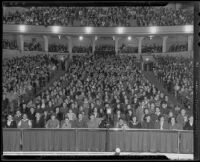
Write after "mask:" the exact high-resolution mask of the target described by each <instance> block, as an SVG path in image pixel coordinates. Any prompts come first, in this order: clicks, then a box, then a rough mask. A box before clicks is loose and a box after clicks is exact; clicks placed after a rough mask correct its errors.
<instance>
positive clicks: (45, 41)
mask: <svg viewBox="0 0 200 162" xmlns="http://www.w3.org/2000/svg"><path fill="white" fill-rule="evenodd" d="M43 38H44V51H45V52H48V51H49V39H48V36H46V35H44V36H43Z"/></svg>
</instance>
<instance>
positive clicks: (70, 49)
mask: <svg viewBox="0 0 200 162" xmlns="http://www.w3.org/2000/svg"><path fill="white" fill-rule="evenodd" d="M67 38H68V51H69V55H70V58H71V57H72V38H71V37H70V36H68V37H67Z"/></svg>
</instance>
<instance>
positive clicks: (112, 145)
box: [3, 129, 193, 154]
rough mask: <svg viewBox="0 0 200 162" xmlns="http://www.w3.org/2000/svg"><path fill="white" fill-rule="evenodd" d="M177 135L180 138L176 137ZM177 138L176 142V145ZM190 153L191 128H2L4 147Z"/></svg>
mask: <svg viewBox="0 0 200 162" xmlns="http://www.w3.org/2000/svg"><path fill="white" fill-rule="evenodd" d="M178 138H179V140H178ZM178 142H179V146H178ZM21 144H22V146H23V147H22V148H23V149H22V151H92V152H93V151H94V152H95V151H98V152H106V151H109V152H114V151H115V149H116V148H120V150H121V151H122V152H153V153H154V152H160V153H178V147H179V152H180V153H187V154H188V153H190V154H191V153H193V132H192V131H180V132H179V133H178V132H177V131H159V130H134V129H132V130H119V129H118V130H113V129H111V130H105V129H77V130H76V129H23V130H20V129H3V151H21V146H20V145H21Z"/></svg>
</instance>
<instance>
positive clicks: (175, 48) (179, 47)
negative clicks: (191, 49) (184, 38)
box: [168, 43, 188, 52]
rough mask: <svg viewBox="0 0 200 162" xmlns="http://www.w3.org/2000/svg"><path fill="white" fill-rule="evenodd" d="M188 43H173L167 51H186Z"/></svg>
mask: <svg viewBox="0 0 200 162" xmlns="http://www.w3.org/2000/svg"><path fill="white" fill-rule="evenodd" d="M187 50H188V45H187V43H186V44H173V45H171V46H170V47H169V49H168V52H182V51H187Z"/></svg>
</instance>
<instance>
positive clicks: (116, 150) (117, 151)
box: [115, 147, 121, 155]
mask: <svg viewBox="0 0 200 162" xmlns="http://www.w3.org/2000/svg"><path fill="white" fill-rule="evenodd" d="M120 152H121V150H120V148H118V147H117V148H116V149H115V155H119V154H120Z"/></svg>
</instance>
